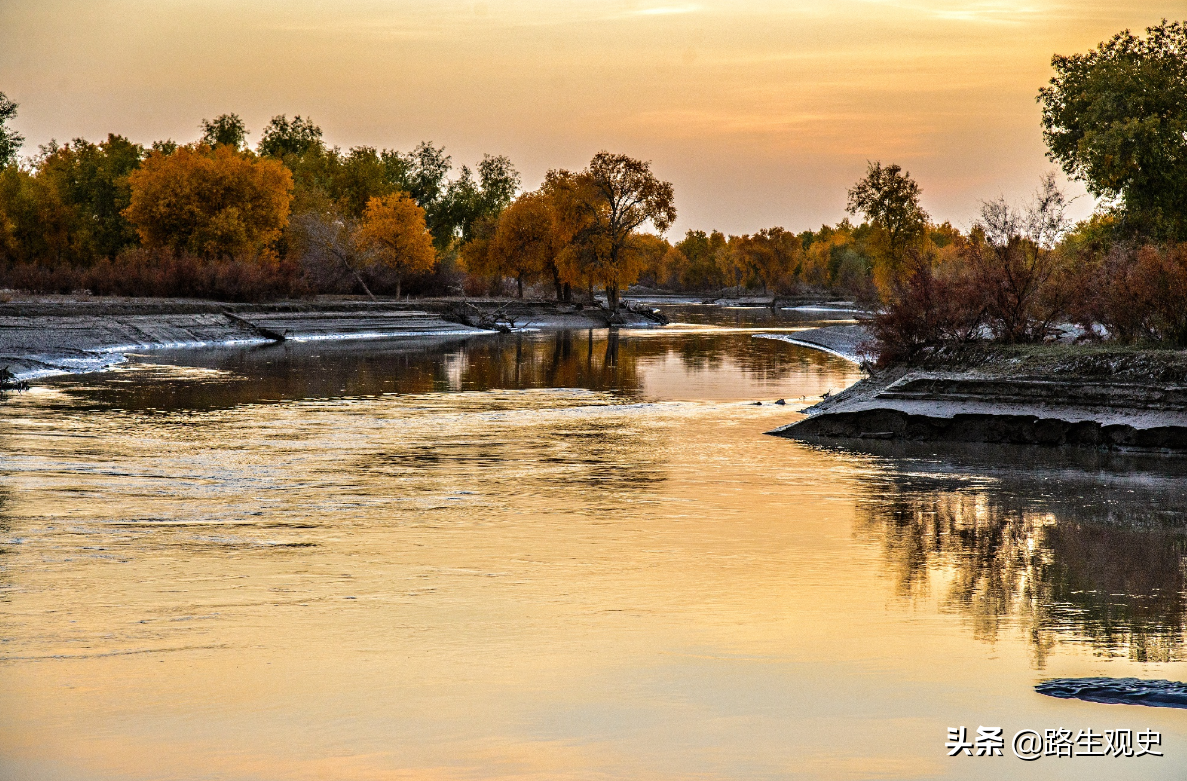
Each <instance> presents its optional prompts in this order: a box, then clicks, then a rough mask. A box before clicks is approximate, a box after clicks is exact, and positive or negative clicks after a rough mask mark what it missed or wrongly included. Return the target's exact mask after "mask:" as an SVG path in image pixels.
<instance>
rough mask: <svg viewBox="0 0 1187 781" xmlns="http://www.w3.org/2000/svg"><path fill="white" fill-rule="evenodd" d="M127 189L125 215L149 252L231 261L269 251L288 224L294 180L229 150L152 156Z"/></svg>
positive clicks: (276, 166) (274, 166)
mask: <svg viewBox="0 0 1187 781" xmlns="http://www.w3.org/2000/svg"><path fill="white" fill-rule="evenodd" d="M128 182H129V184H130V185H131V188H132V197H131V203H130V205H129V206H128V208H127V209H125V210H124V215H125V216H127V217H128V219H129V220H131V222H132V224H133V225H135V226H136V230H137V232H138V233H139V234H140V238H141V240H142V241H143V242H144V243H145V244H146V245H148V246H150V247H168V248H170V249H172V250H174V251H182V250H184V251H188V252H192V253H195V254H198V255H202V256H204V257H230V256H233V255H236V254H240V253H252V252H259V251H260V250H263V249H264V248H265V247H266V246H268V245H269V244H270V243H271V242H273V241H275V240H276V239H277V238H278V237H279V236H280V233H281V230H282V229H283V228H284V227H285V225H287V224H288V216H289V205H290V203H291V200H292V193H293V177H292V174H291V173H289V170H288V169H287V168H285V167H284V165H283V164H281V163H280V162H278V161H276V160H268V159H263V160H261V159H258V158H255V157H254V156H252V155H251V154H250V153H247V154H242V153H239V152H236V151H235V149H234V148H233V147H232V146H230V145H229V144H224V145H221V146H219V147H217V148H215V149H211V148H210V147H208V146H205V145H198V146H196V147H195V146H184V147H179V148H178V149H177V151H175V152H174V153H173V154H171V155H164V154H161V153H160V152H152V153H150V154H149V156H148V158H147V159H146V160H145V161H144V163H143V165H142V166H141V167H140V169H139V170H137V171H134V172H132V174H131V175H130V176H129V177H128Z"/></svg>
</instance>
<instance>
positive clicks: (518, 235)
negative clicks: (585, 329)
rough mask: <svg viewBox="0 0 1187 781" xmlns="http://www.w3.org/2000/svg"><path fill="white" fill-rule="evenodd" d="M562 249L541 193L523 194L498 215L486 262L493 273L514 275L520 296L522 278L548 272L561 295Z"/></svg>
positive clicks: (547, 205)
mask: <svg viewBox="0 0 1187 781" xmlns="http://www.w3.org/2000/svg"><path fill="white" fill-rule="evenodd" d="M562 248H563V244H562V238H561V236H560V234H559V233H558V231H557V226H556V223H555V220H554V217H553V212H552V208H551V205H550V204H549V202H548V198H547V196H545V195H544V194H543V193H538V192H536V193H526V194H524V195H521V196H520V197H519V198H517V199H516V201H515V202H514V203H512V204H511V205H510V206H508V207H507V209H506V210H505V211H504V212H503V213H502V215H500V217H499V222H498V227H497V228H496V229H495V234H494V237H493V239H492V240H491V242H490V246H489V248H488V250H487V252H488V262H489V264H490V267H491V268H492V269H493V270H495V271H497V273H500V274H503V275H506V276H509V277H514V278H515V282H516V285H517V286H518V288H519V297H520V298H523V283H524V280H525V279H535V278H538V277H543V276H544V275H548V276H551V277H552V282H553V284H554V285H555V286H556V290H557V298H558V299H559V298H561V297H562V296H563V289H562V287H563V286H562V280H561V275H560V270H559V267H558V266H557V256H558V255H559V254H560V251H561V249H562Z"/></svg>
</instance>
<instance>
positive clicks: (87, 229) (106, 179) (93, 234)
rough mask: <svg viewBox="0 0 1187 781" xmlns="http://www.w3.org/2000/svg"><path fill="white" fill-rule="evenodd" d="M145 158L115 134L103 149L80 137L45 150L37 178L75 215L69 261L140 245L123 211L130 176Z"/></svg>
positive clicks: (127, 202)
mask: <svg viewBox="0 0 1187 781" xmlns="http://www.w3.org/2000/svg"><path fill="white" fill-rule="evenodd" d="M143 156H144V148H143V147H141V146H140V145H139V144H134V143H132V142H131V141H129V140H128V139H126V138H124V137H123V136H117V135H114V134H112V135H109V136H107V140H106V141H104V142H102V143H100V144H92V143H90V142H89V141H85V140H84V139H81V138H76V139H75V140H74V141H73V142H71V143H70V144H67V145H65V146H57V145H52V146H51V147H47V153H46V154H43V155H42V157H41V159H40V160H39V161H38V164H37V173H36V176H37V178H38V179H40V180H41V181H42V182H44V183H45V185H46V186H48V187H50V188H52V189H53V190H54V192H55V193H56V194H57V196H56V197H57V198H58V200H59V201H60V202H61V203H62V204H63V206H64V207H65V208H66V209H68V210H69V211H70V212H71V216H70V223H71V224H70V226H69V230H70V233H71V238H70V248H71V249H70V255H71V257H70V258H69V259H70V260H72V261H74V262H76V263H78V262H81V263H87V262H90V261H92V260H94V259H96V258H98V257H106V258H114V257H115V256H116V254H117V253H118V252H119V251H120V250H122V249H124V248H125V247H128V246H133V245H135V244H136V242H137V235H136V231H135V229H134V228H133V227H132V225H131V224H130V223H129V222H128V220H127V218H125V217H124V215H123V211H124V209H126V208H127V207H128V206H129V205H130V204H131V186H130V185H129V183H128V177H129V175H130V174H131V173H132V172H133V171H135V170H136V169H137V168H139V167H140V161H141V159H142V158H143Z"/></svg>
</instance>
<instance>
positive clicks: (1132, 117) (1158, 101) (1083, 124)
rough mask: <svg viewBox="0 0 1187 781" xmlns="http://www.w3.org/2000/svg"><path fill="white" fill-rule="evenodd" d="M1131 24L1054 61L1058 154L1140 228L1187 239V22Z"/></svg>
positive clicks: (1051, 134) (1054, 152)
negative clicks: (1135, 30)
mask: <svg viewBox="0 0 1187 781" xmlns="http://www.w3.org/2000/svg"><path fill="white" fill-rule="evenodd" d="M1146 33H1147V35H1146V37H1145V38H1139V37H1137V36H1135V35H1133V34H1132V33H1130V32H1129V30H1124V31H1122V32H1120V33H1118V34H1117V35H1115V36H1113V38H1112V39H1110V40H1108V41H1104V42H1102V43H1100V44H1099V45H1098V46H1097V48H1096V50H1095V51H1091V52H1088V53H1087V54H1073V55H1070V56H1063V55H1056V56H1054V57H1053V58H1052V59H1051V66H1052V67H1053V68H1054V69H1055V76H1054V77H1052V79H1051V82H1050V86H1047V87H1044V88H1042V89H1041V90H1039V96H1038V100H1039V102H1040V103H1041V104H1042V109H1043V138H1044V140H1046V142H1047V148H1048V150H1049V151H1048V157H1050V159H1051V160H1053V161H1056V162H1058V163H1059V164H1060V165H1061V166H1062V167H1063V170H1064V172H1065V173H1066V174H1067V175H1068V176H1071V177H1074V178H1076V179H1079V180H1081V181H1083V182H1084V183H1085V184H1086V185H1087V187H1088V190H1089V192H1091V193H1092V194H1093V195H1095V196H1097V197H1100V198H1107V199H1112V200H1114V201H1117V202H1118V205H1119V207H1120V212H1121V217H1122V220H1121V224H1122V227H1123V229H1124V230H1125V231H1126V232H1128V233H1131V234H1134V233H1136V234H1145V235H1149V236H1153V237H1155V238H1162V239H1171V240H1178V239H1183V238H1187V25H1185V24H1184V23H1183V22H1171V23H1169V24H1168V23H1167V22H1166V20H1163V22H1162V24H1160V25H1157V26H1156V27H1150V28H1147V30H1146Z"/></svg>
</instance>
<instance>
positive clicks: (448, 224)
mask: <svg viewBox="0 0 1187 781" xmlns="http://www.w3.org/2000/svg"><path fill="white" fill-rule="evenodd" d="M519 182H520V179H519V172H518V171H516V170H515V166H514V165H512V164H511V160H510V158H508V157H506V156H505V155H499V156H497V157H495V156H492V155H484V156H483V158H482V161H481V162H480V163H478V180H477V181H475V179H474V175H473V174H472V173H471V172H470V169H469V167H468V166H462V172H461V175H460V176H459V177H458V178H457V179H455V180H454V181H452V182H450V183H449V185H448V186H447V187H446V191H445V204H444V205H443V208H442V209H441V216H442V217H443V219H442V220H441V222H442V223H443V226H442V227H445V228H447V229H448V236H449V238H459V239H460V240H461V243H462V244H467V243H469V242H470V240H471V239H473V238H474V234H475V230H476V228H477V226H478V224H479V223H480V222H481V221H482V220H484V219H492V220H493V219H498V217H499V215H500V214H502V212H503V210H504V209H506V208H507V207H508V206H510V205H511V202H512V200H514V198H515V193H516V192H517V191H518V190H519ZM438 246H439V248H440V245H438Z"/></svg>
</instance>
